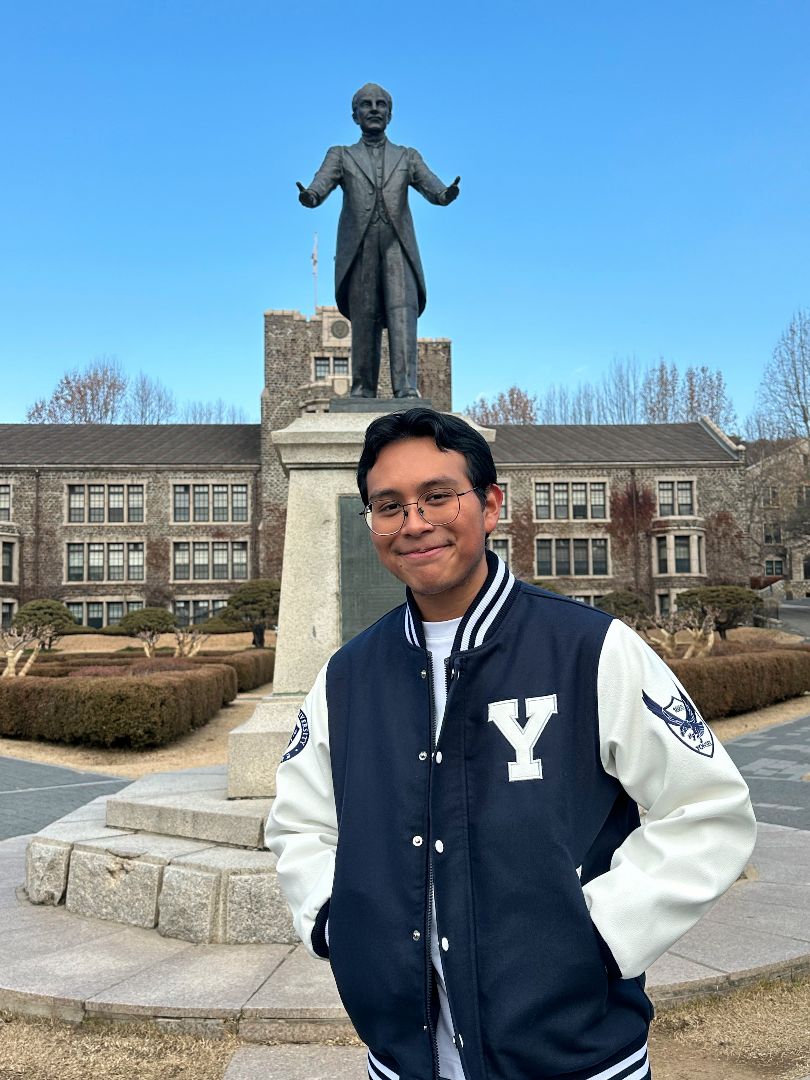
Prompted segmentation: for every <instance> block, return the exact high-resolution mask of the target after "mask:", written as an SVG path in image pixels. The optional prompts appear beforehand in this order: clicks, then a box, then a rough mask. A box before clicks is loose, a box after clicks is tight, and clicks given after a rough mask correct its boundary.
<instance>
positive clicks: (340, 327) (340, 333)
mask: <svg viewBox="0 0 810 1080" xmlns="http://www.w3.org/2000/svg"><path fill="white" fill-rule="evenodd" d="M329 329H330V331H331V334H332V337H334V338H338V339H339V338H345V337H348V336H349V324H348V323H347V322H344V321H343V319H335V321H334V322H333V323H332V325H331V326H330V327H329Z"/></svg>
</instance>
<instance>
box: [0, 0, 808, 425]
mask: <svg viewBox="0 0 810 1080" xmlns="http://www.w3.org/2000/svg"><path fill="white" fill-rule="evenodd" d="M0 15H2V23H1V24H0V26H2V34H1V35H0V102H2V105H0V110H2V131H3V135H2V155H3V163H2V177H3V182H2V192H3V195H2V199H0V250H2V254H3V257H2V259H1V260H0V368H1V369H2V375H3V377H2V381H1V382H0V421H2V422H17V421H21V420H23V419H24V415H25V409H26V406H27V405H28V404H30V403H31V402H32V401H33V400H34V399H35V398H36V397H38V396H42V395H47V394H48V393H49V392H50V390H51V389H52V388H53V386H54V384H55V382H56V380H57V379H58V378H59V376H60V375H61V373H62V372H63V371H64V370H65V369H67V368H70V367H76V366H79V367H81V366H84V365H85V364H86V363H87V362H88V361H90V360H92V359H93V358H94V357H98V356H101V355H106V356H115V357H117V358H118V360H119V361H120V363H121V364H122V366H123V367H124V368H125V369H126V370H127V371H129V372H131V373H133V374H134V373H136V372H137V371H139V370H142V371H144V372H146V373H147V374H149V375H151V376H153V377H156V378H160V379H161V380H162V381H163V382H164V383H165V384H166V385H168V386H169V387H170V388H171V389H172V390H173V391H174V393H175V394H176V395H177V396H178V397H179V398H181V399H182V398H197V399H207V398H217V397H223V398H224V399H225V400H226V401H228V402H230V403H233V404H236V405H241V406H243V407H244V408H245V409H246V411H247V412H248V413H249V415H250V416H251V417H252V418H256V419H257V418H258V400H259V393H260V391H261V384H262V313H263V311H264V310H265V309H267V308H297V309H299V310H301V311H304V312H307V313H310V312H311V310H312V307H313V283H312V274H311V263H310V254H311V251H312V242H313V234H314V232H315V231H317V232H318V235H319V249H320V278H319V300H320V302H321V303H331V302H333V299H334V293H333V288H332V258H333V254H334V236H335V229H336V224H337V216H338V213H339V209H340V193H339V192H336V193H335V194H334V195H333V196H332V198H331V199H330V200H329V201H328V202H327V203H326V204H325V205H324V206H322V207H320V208H319V209H318V210H315V211H307V210H304V209H303V208H302V207H300V206H299V204H298V202H297V200H296V189H295V181H296V180H297V179H300V180H302V181H303V182H304V183H307V182H308V181H309V179H310V178H311V176H312V174H313V173H314V171H315V169H316V168H317V166H318V165H319V164H320V162H321V160H322V157H323V154H324V152H325V150H326V148H327V147H328V146H329V145H331V144H333V143H344V142H353V141H354V140H355V138H356V136H357V131H358V129H357V128H356V127H355V126H354V124H353V123H352V121H351V117H350V99H351V95H352V93H353V91H354V90H355V89H356V88H357V87H358V86H359V85H361V84H362V83H363V82H365V81H367V80H369V79H373V80H375V81H379V82H381V83H382V84H383V85H385V86H386V87H388V89H389V90H391V92H392V93H393V95H394V115H393V120H392V124H391V127H390V128H389V134H390V136H391V138H392V139H393V140H394V141H395V142H399V143H404V144H407V145H411V146H415V147H417V148H418V149H419V150H420V151H421V152H422V154H423V156H424V157H425V159H426V161H427V162H428V164H429V165H430V166H431V168H432V169H433V170H434V171H435V172H437V173H438V174H439V175H440V176H441V177H442V178H444V179H445V180H447V181H448V182H449V181H450V180H452V178H453V177H454V176H455V175H456V174H457V173H460V174H461V177H462V180H461V196H460V198H459V199H458V201H457V202H456V203H455V204H454V205H453V206H451V207H448V208H440V207H433V206H430V205H429V204H428V203H426V202H424V201H423V200H422V199H421V197H420V196H419V195H418V194H416V193H413V196H412V200H411V201H412V206H413V209H414V217H415V220H416V228H417V235H418V237H419V243H420V248H421V252H422V259H423V263H424V265H425V270H426V276H427V284H428V307H427V310H426V312H425V314H424V316H423V317H422V319H421V320H420V324H419V332H420V334H421V335H423V336H436V337H451V338H452V339H453V343H454V345H453V349H454V352H453V356H454V395H453V396H454V405H455V407H457V408H459V407H462V406H464V405H465V404H467V403H469V402H470V401H471V400H473V399H474V398H475V397H477V396H478V395H479V394H485V395H487V396H489V395H491V394H494V393H495V392H497V391H499V390H502V389H506V388H507V387H508V386H509V385H511V384H515V383H516V384H518V385H520V386H523V387H524V388H525V389H527V390H529V391H530V392H542V390H543V389H544V388H545V387H546V386H547V385H548V384H549V383H552V382H563V383H566V384H568V385H570V386H572V387H573V386H575V385H576V383H577V382H578V381H580V380H597V379H598V378H599V377H600V375H601V373H602V372H603V371H604V370H605V369H606V367H607V366H608V365H609V363H610V361H611V359H612V358H613V357H615V356H620V357H623V356H630V355H635V356H636V357H637V358H638V359H639V361H641V363H643V364H646V363H649V362H654V361H656V360H657V359H658V358H659V357H661V356H663V357H665V358H666V359H667V360H674V361H676V362H677V363H678V364H679V365H681V366H686V365H688V364H704V363H705V364H708V365H709V366H711V367H718V368H720V369H721V370H722V371H723V372H724V374H725V376H726V380H727V383H728V385H729V387H730V390H731V392H732V396H733V399H734V403H735V405H736V407H737V410H738V413H739V414H740V417H741V418H742V417H744V416H745V415H746V414H747V413H748V412H749V411H750V410H751V408H752V406H753V403H754V398H755V392H756V389H757V387H758V385H759V380H760V374H761V371H762V368H763V366H764V364H765V363H766V362H767V360H768V358H769V356H770V354H771V351H772V349H773V346H774V344H775V342H776V339H777V337H778V335H779V333H780V332H781V330H782V328H783V327H784V326H785V325H786V324H787V322H788V320H789V319H790V316H791V314H792V313H793V312H794V311H795V310H796V309H797V308H799V307H805V306H810V257H808V253H809V252H810V207H809V206H808V191H810V175H808V174H809V173H810V169H809V168H808V166H809V165H810V138H808V119H810V65H808V63H807V41H808V38H809V37H810V5H808V4H807V3H805V2H799V0H796V2H793V3H782V2H779V0H774V2H769V3H764V2H763V3H756V2H749V0H736V2H726V0H718V2H710V3H706V2H705V0H704V2H702V3H695V2H691V0H680V2H679V3H677V4H675V3H658V4H650V3H648V2H647V3H641V2H627V3H625V2H622V0H616V2H614V3H612V4H608V3H597V2H595V0H593V2H588V3H561V2H557V3H545V2H541V3H516V2H512V0H501V2H500V3H499V4H494V5H493V4H487V5H486V6H481V7H480V8H479V7H476V6H473V5H470V4H461V3H455V2H447V3H444V4H430V5H428V4H423V3H410V4H408V5H393V4H386V5H378V6H376V7H369V8H361V7H360V6H359V5H354V6H350V5H342V6H341V5H336V4H334V3H329V4H326V3H322V2H320V0H312V2H310V3H308V4H299V5H297V6H293V5H289V4H284V5H282V4H279V3H274V2H270V0H267V2H265V3H259V2H255V0H242V2H235V0H231V2H229V3H225V2H224V0H196V2H193V3H192V2H190V0H160V2H157V0H139V2H137V3H134V2H129V0H103V2H96V0H76V2H75V3H72V4H65V3H64V2H59V3H56V2H54V0H32V2H31V3H27V4H20V3H14V2H13V0H6V2H5V3H4V4H2V6H0Z"/></svg>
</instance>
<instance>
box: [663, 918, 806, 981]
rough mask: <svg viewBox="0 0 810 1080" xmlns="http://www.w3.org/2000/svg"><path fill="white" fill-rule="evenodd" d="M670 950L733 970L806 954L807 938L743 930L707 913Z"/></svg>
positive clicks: (697, 960)
mask: <svg viewBox="0 0 810 1080" xmlns="http://www.w3.org/2000/svg"><path fill="white" fill-rule="evenodd" d="M670 952H671V953H673V954H674V955H675V956H682V957H684V958H685V959H687V960H693V961H694V962H695V963H697V964H705V965H706V966H711V967H714V968H717V969H719V970H720V971H726V972H729V973H731V972H739V971H745V970H747V969H749V968H758V967H764V966H765V965H767V964H777V963H780V962H782V961H786V960H791V959H796V958H798V957H801V956H806V955H807V952H808V949H807V942H806V941H798V940H795V939H791V938H786V937H781V936H780V935H778V934H770V933H767V932H764V931H762V930H753V929H750V930H746V932H745V933H744V934H742V933H740V928H739V927H738V926H726V925H724V924H723V923H720V922H716V921H712V920H710V919H709V918H708V917H706V918H704V919H702V920H701V921H700V922H699V923H698V924H697V926H694V927H692V929H691V930H690V931H689V932H688V933H686V934H684V936H683V937H682V938H681V939H680V940H679V941H676V942H675V944H674V945H673V946H672V948H671V949H670Z"/></svg>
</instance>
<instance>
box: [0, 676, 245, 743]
mask: <svg viewBox="0 0 810 1080" xmlns="http://www.w3.org/2000/svg"><path fill="white" fill-rule="evenodd" d="M235 697H236V675H235V672H234V671H233V668H231V667H229V666H227V665H225V664H211V665H210V666H207V667H205V668H203V669H200V670H198V671H180V672H176V673H173V672H169V673H166V674H163V673H161V674H158V675H146V676H138V677H137V678H117V677H114V678H108V679H103V678H92V677H89V676H84V677H77V678H70V679H50V678H37V679H30V678H23V679H2V680H0V735H3V736H8V737H11V738H17V739H46V740H48V741H49V742H65V743H85V744H87V745H91V746H108V747H110V746H121V747H130V748H131V749H133V750H141V749H144V748H146V747H150V746H163V745H164V744H165V743H168V742H172V741H173V740H174V739H177V738H179V737H180V736H181V735H186V734H188V732H189V731H192V730H194V729H195V728H198V727H200V726H201V725H203V724H205V723H206V722H207V721H208V720H210V719H211V717H212V716H214V715H215V714H216V713H217V712H218V711H219V709H220V708H221V707H222V705H224V704H225V703H226V702H228V701H233V699H234V698H235Z"/></svg>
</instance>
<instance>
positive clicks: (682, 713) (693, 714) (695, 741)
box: [641, 688, 714, 758]
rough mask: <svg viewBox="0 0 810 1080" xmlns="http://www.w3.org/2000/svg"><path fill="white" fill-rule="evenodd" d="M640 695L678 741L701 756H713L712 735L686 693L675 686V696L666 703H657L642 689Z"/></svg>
mask: <svg viewBox="0 0 810 1080" xmlns="http://www.w3.org/2000/svg"><path fill="white" fill-rule="evenodd" d="M641 696H642V698H643V699H644V704H645V705H646V706H647V708H648V709H649V710H650V712H651V713H653V714H654V715H655V716H659V717H660V718H661V719H662V720H663V721H664V722H665V724H666V725H667V727H668V728H669V730H670V731H671V732H672V734H673V735H674V736H675V738H676V739H678V741H679V742H682V743H683V745H684V746H688V747H689V749H690V750H694V752H695V753H696V754H702V755H703V757H709V758H710V757H713V756H714V736H713V735H712V733H711V730H710V729H709V728H708V727H707V726H706V724H704V723H703V721H702V720H701V719H699V718H698V714H697V709H696V708H695V706H694V705H693V704H692V702H691V701H690V700H689V697H688V695H687V694H681V693H680V692H679V691H678V689H677V688H676V690H675V696H674V697H671V698H670V699H669V702H668V704H666V705H659V704H658V702H657V701H655V700H653V698H651V697H649V695H648V694H646V693H645V692H644V691H643V690H642V691H641Z"/></svg>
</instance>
